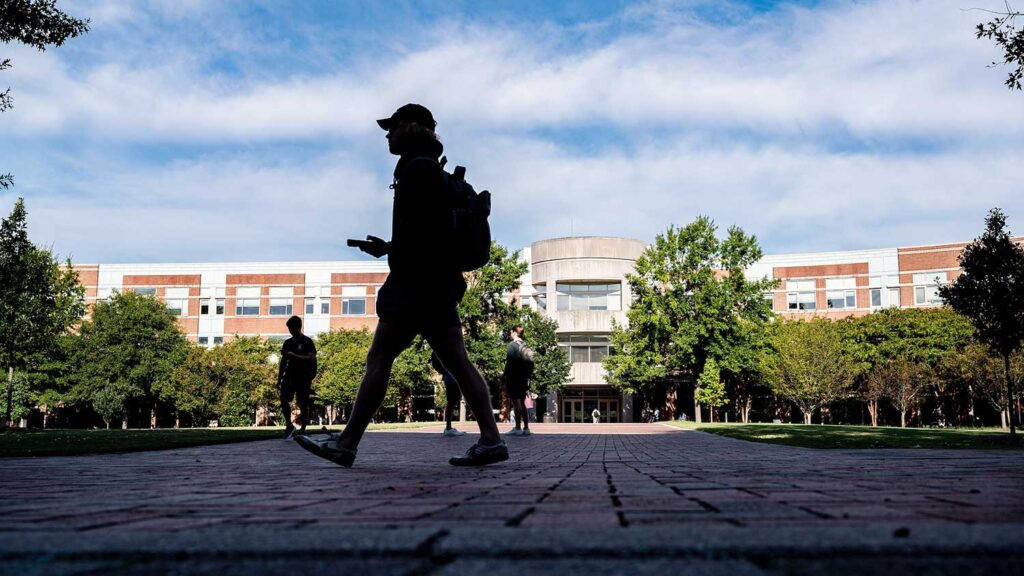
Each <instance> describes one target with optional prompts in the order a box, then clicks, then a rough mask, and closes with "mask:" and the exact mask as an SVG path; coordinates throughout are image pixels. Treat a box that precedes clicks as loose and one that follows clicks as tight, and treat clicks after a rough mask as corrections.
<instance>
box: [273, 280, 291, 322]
mask: <svg viewBox="0 0 1024 576" xmlns="http://www.w3.org/2000/svg"><path fill="white" fill-rule="evenodd" d="M294 295H295V291H294V289H293V288H292V287H291V286H272V287H271V288H270V307H269V310H268V313H269V314H270V315H271V316H291V315H292V302H293V300H292V297H293V296H294Z"/></svg>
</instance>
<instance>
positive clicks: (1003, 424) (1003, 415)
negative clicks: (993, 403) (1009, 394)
mask: <svg viewBox="0 0 1024 576" xmlns="http://www.w3.org/2000/svg"><path fill="white" fill-rule="evenodd" d="M1009 422H1010V415H1009V409H1008V408H1003V409H1002V410H1000V411H999V427H1000V428H1002V429H1003V430H1006V429H1007V428H1009V427H1010V425H1009Z"/></svg>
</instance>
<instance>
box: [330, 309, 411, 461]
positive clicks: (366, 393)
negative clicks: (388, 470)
mask: <svg viewBox="0 0 1024 576" xmlns="http://www.w3.org/2000/svg"><path fill="white" fill-rule="evenodd" d="M415 337H416V334H415V333H412V332H407V331H403V330H399V329H397V328H395V327H393V326H390V325H389V324H387V323H385V322H384V321H381V322H378V323H377V330H376V332H374V334H373V344H371V345H370V351H369V353H368V354H367V355H366V374H364V375H363V381H362V382H360V383H359V392H357V393H356V402H355V405H353V406H352V414H351V415H349V419H348V423H347V424H346V425H345V429H344V430H342V432H341V435H340V436H339V437H338V445H339V446H341V447H342V448H347V449H349V450H354V449H355V448H356V447H357V446H359V441H360V440H361V439H362V438H363V433H364V432H366V427H367V426H369V425H370V420H372V419H373V416H374V414H376V413H377V410H379V409H380V405H381V404H383V403H384V395H385V394H386V393H387V388H388V378H390V377H391V366H392V365H393V364H394V363H395V358H397V357H398V355H399V354H401V353H402V350H405V349H406V348H408V347H409V344H412V339H413V338H415Z"/></svg>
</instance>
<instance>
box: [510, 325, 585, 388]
mask: <svg viewBox="0 0 1024 576" xmlns="http://www.w3.org/2000/svg"><path fill="white" fill-rule="evenodd" d="M518 323H519V324H522V325H523V340H525V341H526V343H527V344H528V345H529V346H530V349H531V350H533V376H532V377H531V378H530V391H531V392H533V393H534V394H538V395H540V396H543V395H545V394H547V393H549V392H552V391H558V390H561V389H562V387H563V386H564V385H565V384H566V383H567V382H568V381H569V378H570V374H571V373H572V364H571V363H570V362H569V356H568V354H566V353H565V349H564V348H562V347H561V346H559V345H558V332H557V330H558V322H556V321H554V320H553V319H551V318H548V317H547V316H544V315H542V314H540V313H539V312H537V311H536V310H532V309H530V308H522V309H520V310H519V320H518ZM509 328H510V329H511V328H513V326H509Z"/></svg>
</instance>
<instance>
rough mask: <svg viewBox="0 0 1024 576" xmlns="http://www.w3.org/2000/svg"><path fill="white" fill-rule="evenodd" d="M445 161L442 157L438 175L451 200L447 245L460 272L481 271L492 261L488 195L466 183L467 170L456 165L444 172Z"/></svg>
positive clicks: (489, 195)
mask: <svg viewBox="0 0 1024 576" xmlns="http://www.w3.org/2000/svg"><path fill="white" fill-rule="evenodd" d="M447 161H448V159H447V158H441V163H440V164H441V172H442V173H443V174H444V181H445V184H447V187H448V193H449V194H450V197H451V199H452V220H451V224H450V228H449V230H448V232H449V234H450V237H449V241H450V242H451V245H450V246H449V248H450V250H451V254H452V255H453V256H454V259H455V263H456V265H457V266H458V268H459V270H460V271H462V272H472V271H473V270H476V269H477V268H482V267H483V266H484V265H485V264H487V262H488V261H490V259H491V225H490V224H489V223H488V222H487V217H488V216H490V215H491V193H490V192H488V191H487V190H484V191H483V192H479V193H478V192H477V191H476V190H474V189H473V185H472V184H470V183H469V182H466V167H465V166H456V167H455V170H453V171H452V172H451V174H449V173H448V172H445V171H444V165H445V163H447Z"/></svg>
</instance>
